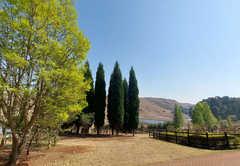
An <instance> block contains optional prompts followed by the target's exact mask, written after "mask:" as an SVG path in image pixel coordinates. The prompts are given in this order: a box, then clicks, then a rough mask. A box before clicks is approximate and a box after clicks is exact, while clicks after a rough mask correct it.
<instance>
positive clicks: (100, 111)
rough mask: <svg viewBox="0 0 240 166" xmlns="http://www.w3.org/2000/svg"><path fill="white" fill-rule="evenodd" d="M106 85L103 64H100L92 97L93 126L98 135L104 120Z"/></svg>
mask: <svg viewBox="0 0 240 166" xmlns="http://www.w3.org/2000/svg"><path fill="white" fill-rule="evenodd" d="M105 87H106V83H105V75H104V70H103V64H102V63H101V62H100V63H99V66H98V69H97V73H96V81H95V97H94V101H95V102H94V111H95V116H94V125H95V126H96V127H97V130H98V133H99V128H100V127H102V126H103V125H104V118H105V106H106V90H105Z"/></svg>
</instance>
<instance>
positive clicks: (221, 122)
mask: <svg viewBox="0 0 240 166" xmlns="http://www.w3.org/2000/svg"><path fill="white" fill-rule="evenodd" d="M219 123H220V128H221V130H225V129H227V128H228V124H227V121H226V120H220V121H219Z"/></svg>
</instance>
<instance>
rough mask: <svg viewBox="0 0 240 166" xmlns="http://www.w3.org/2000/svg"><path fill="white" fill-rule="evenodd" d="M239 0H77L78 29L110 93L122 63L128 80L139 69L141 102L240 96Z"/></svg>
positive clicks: (186, 100)
mask: <svg viewBox="0 0 240 166" xmlns="http://www.w3.org/2000/svg"><path fill="white" fill-rule="evenodd" d="M239 6H240V1H238V0H236V1H234V0H231V1H226V0H211V1H209V0H201V1H192V0H181V1H179V0H148V1H147V0H121V1H120V0H88V1H87V0H77V3H76V4H75V8H76V11H77V13H78V25H79V27H80V29H81V30H84V31H85V34H86V37H87V38H88V39H89V40H90V41H91V49H90V51H89V54H88V60H89V62H90V68H91V70H92V73H93V77H94V79H95V77H96V70H97V67H98V64H99V62H102V63H103V65H104V70H105V80H106V84H107V86H106V90H108V85H109V79H110V74H111V73H112V71H113V68H114V64H115V62H116V61H118V62H119V64H120V69H121V71H122V75H123V78H124V77H126V78H127V80H128V79H129V71H130V68H131V66H133V68H134V70H135V72H136V77H137V80H138V86H139V97H158V98H168V99H174V100H177V101H179V102H184V103H192V104H196V103H197V102H198V101H201V100H202V99H205V98H208V97H214V96H230V97H239V96H240V74H239V73H240V56H239V55H240V10H239Z"/></svg>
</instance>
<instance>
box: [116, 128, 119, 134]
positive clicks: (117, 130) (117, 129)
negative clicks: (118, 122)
mask: <svg viewBox="0 0 240 166" xmlns="http://www.w3.org/2000/svg"><path fill="white" fill-rule="evenodd" d="M116 132H117V133H116V136H118V132H119V128H118V126H117V127H116Z"/></svg>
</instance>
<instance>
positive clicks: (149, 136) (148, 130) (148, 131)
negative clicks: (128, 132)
mask: <svg viewBox="0 0 240 166" xmlns="http://www.w3.org/2000/svg"><path fill="white" fill-rule="evenodd" d="M148 132H149V137H150V132H151V130H150V129H149V130H148Z"/></svg>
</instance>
